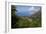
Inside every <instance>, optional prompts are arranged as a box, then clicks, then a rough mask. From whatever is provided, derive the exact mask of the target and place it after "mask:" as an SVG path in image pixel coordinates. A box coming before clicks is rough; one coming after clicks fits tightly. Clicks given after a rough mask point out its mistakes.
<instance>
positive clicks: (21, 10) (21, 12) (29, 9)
mask: <svg viewBox="0 0 46 34" xmlns="http://www.w3.org/2000/svg"><path fill="white" fill-rule="evenodd" d="M40 8H41V7H40V6H22V5H16V10H17V12H16V13H15V14H16V15H17V16H31V15H32V14H34V13H36V12H38V11H40Z"/></svg>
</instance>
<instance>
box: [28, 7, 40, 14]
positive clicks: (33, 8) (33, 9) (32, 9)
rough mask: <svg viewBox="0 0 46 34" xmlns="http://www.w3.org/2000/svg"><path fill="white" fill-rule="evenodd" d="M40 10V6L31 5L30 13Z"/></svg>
mask: <svg viewBox="0 0 46 34" xmlns="http://www.w3.org/2000/svg"><path fill="white" fill-rule="evenodd" d="M39 10H40V8H35V7H31V8H29V14H34V13H36V12H38V11H39Z"/></svg>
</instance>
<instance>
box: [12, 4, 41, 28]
mask: <svg viewBox="0 0 46 34" xmlns="http://www.w3.org/2000/svg"><path fill="white" fill-rule="evenodd" d="M16 11H17V10H16V7H15V6H14V5H12V6H11V27H12V28H27V27H41V11H39V12H37V13H35V14H33V15H32V16H30V17H27V16H17V15H16Z"/></svg>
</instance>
